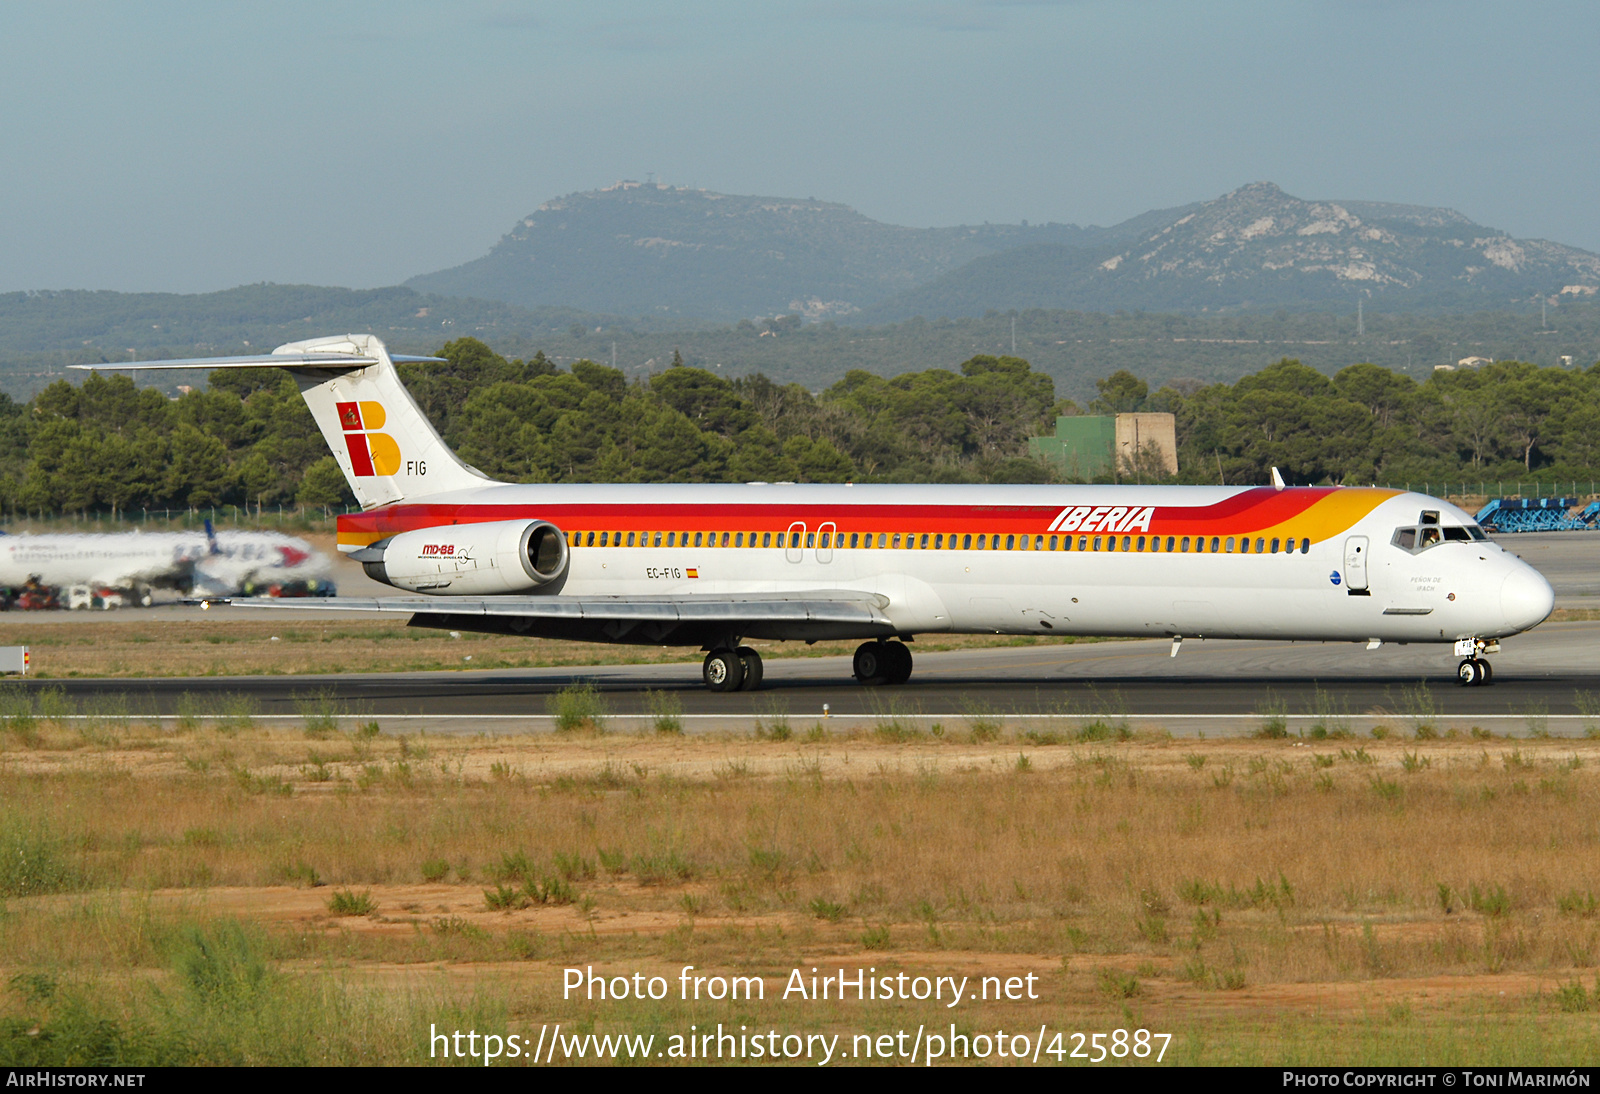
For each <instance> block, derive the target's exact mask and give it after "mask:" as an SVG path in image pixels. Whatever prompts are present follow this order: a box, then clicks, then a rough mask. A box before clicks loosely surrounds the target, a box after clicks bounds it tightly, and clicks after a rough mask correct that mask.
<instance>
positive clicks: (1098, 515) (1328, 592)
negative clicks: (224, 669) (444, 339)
mask: <svg viewBox="0 0 1600 1094" xmlns="http://www.w3.org/2000/svg"><path fill="white" fill-rule="evenodd" d="M395 360H436V359H430V358H406V357H397V356H393V355H390V354H389V352H388V351H387V349H386V348H385V347H384V345H383V344H382V343H381V342H380V341H379V340H378V339H377V338H375V337H373V336H371V335H349V336H344V337H336V338H322V339H314V340H311V341H305V342H296V343H291V344H289V345H285V346H280V347H279V348H278V349H277V350H275V351H274V352H273V353H272V354H270V355H263V356H259V357H239V358H220V359H210V360H207V359H191V360H184V361H178V362H141V363H139V364H138V365H115V364H114V365H95V366H78V367H84V368H96V369H130V368H138V369H151V368H174V367H176V368H206V369H215V368H261V367H283V368H287V369H288V370H289V371H290V372H291V373H292V374H293V375H294V376H295V377H296V379H297V382H298V383H299V385H300V389H301V392H302V394H303V395H304V396H305V399H306V403H307V405H308V406H309V407H310V409H311V412H312V414H313V416H314V417H315V419H316V421H317V423H318V425H319V427H320V428H321V429H322V432H323V435H324V437H325V438H326V439H327V441H328V444H329V446H330V448H331V449H332V450H333V453H334V456H335V457H336V459H337V460H338V462H339V465H340V467H341V468H342V469H343V471H344V473H345V476H346V478H347V479H348V481H349V483H350V486H351V489H352V490H353V491H354V492H355V495H356V497H357V499H358V500H359V501H360V502H361V505H362V512H360V513H357V514H351V515H349V516H345V517H342V518H340V521H339V547H340V550H341V551H345V552H347V553H348V554H349V555H350V557H351V558H353V559H355V560H357V561H359V562H361V563H362V564H363V566H364V567H365V568H366V571H367V573H368V574H369V575H370V576H371V577H373V578H375V579H377V580H379V581H382V582H385V583H387V584H389V585H392V586H394V587H395V588H397V589H399V590H401V591H402V592H403V593H406V594H409V595H402V596H394V597H378V598H350V597H332V598H328V599H325V600H321V601H318V602H317V603H316V606H318V607H327V608H337V609H345V610H349V609H361V610H369V611H381V612H405V613H409V614H410V615H411V616H412V620H411V622H412V624H413V625H416V626H427V627H441V628H448V629H452V630H474V631H484V632H491V633H503V634H507V635H530V636H550V637H565V638H575V639H583V640H588V641H598V642H636V643H649V644H665V645H674V644H676V645H696V646H700V647H701V648H703V649H704V650H705V651H706V658H705V661H704V666H703V673H704V678H705V682H706V684H707V685H708V686H709V687H711V688H712V689H714V690H733V689H738V688H745V687H751V686H756V685H758V684H759V682H760V680H761V673H762V670H761V661H760V658H759V656H758V655H757V654H756V653H755V651H754V650H753V649H751V648H750V647H749V646H747V645H745V644H744V643H745V640H747V639H751V638H764V639H782V640H798V641H814V640H817V639H824V638H826V639H849V638H860V639H863V642H862V644H861V646H860V648H859V649H858V650H857V651H856V655H855V665H854V667H855V675H856V676H857V678H858V679H859V680H860V681H861V682H862V683H864V684H881V683H891V684H892V683H899V682H904V681H905V680H906V679H907V678H909V676H910V675H911V671H912V657H911V653H910V650H909V648H908V647H907V646H906V645H905V642H906V641H907V640H910V639H911V638H913V637H914V636H915V635H917V634H919V633H930V632H968V633H975V632H981V633H1003V634H1080V635H1118V636H1141V637H1152V636H1166V637H1170V638H1171V639H1172V642H1173V647H1172V648H1173V653H1174V655H1176V653H1177V651H1178V649H1179V647H1180V645H1181V643H1182V641H1183V639H1184V638H1265V639H1282V640H1311V641H1350V642H1365V643H1367V644H1368V645H1369V646H1375V645H1380V644H1382V643H1383V642H1419V643H1421V642H1427V643H1441V644H1445V645H1450V646H1452V647H1453V648H1454V650H1455V651H1456V655H1457V656H1459V657H1460V658H1461V661H1460V664H1459V665H1458V667H1457V675H1458V678H1459V679H1460V680H1461V682H1462V683H1464V684H1481V683H1487V682H1488V681H1489V679H1490V676H1491V673H1490V669H1489V667H1488V661H1487V660H1486V659H1485V654H1488V653H1492V652H1493V651H1494V650H1495V649H1496V648H1497V646H1496V642H1497V640H1498V639H1500V638H1502V637H1505V636H1507V635H1510V634H1515V633H1517V632H1518V631H1522V630H1526V629H1528V628H1530V627H1533V626H1535V625H1537V624H1538V623H1539V622H1541V621H1542V620H1543V619H1545V618H1546V617H1547V616H1548V615H1549V613H1550V611H1551V609H1552V607H1553V605H1554V594H1553V592H1552V590H1551V588H1550V585H1549V583H1548V582H1547V581H1545V579H1544V578H1543V577H1542V576H1541V575H1540V574H1539V573H1538V572H1537V571H1536V570H1534V569H1533V568H1531V567H1529V566H1528V565H1526V564H1525V563H1523V562H1522V561H1521V560H1520V559H1518V558H1516V557H1515V556H1513V555H1511V554H1508V553H1507V552H1505V551H1503V550H1501V549H1500V548H1499V547H1498V546H1497V545H1495V544H1494V543H1493V542H1492V541H1490V540H1489V539H1488V538H1487V537H1486V536H1485V535H1484V533H1483V531H1482V530H1481V529H1480V528H1479V527H1478V526H1477V524H1476V523H1475V522H1474V520H1473V518H1472V517H1471V516H1470V515H1468V514H1467V513H1465V512H1463V511H1461V510H1460V509H1457V508H1456V507H1454V506H1452V505H1450V504H1448V503H1446V502H1443V501H1440V500H1439V499H1436V498H1431V497H1427V496H1425V495H1421V494H1416V493H1408V492H1404V491H1396V490H1378V489H1370V490H1369V489H1356V488H1338V487H1287V486H1285V485H1283V483H1282V482H1281V481H1277V482H1274V484H1273V485H1271V486H1261V487H1209V486H1128V485H1094V486H879V485H850V484H846V485H800V484H788V483H749V484H730V485H608V484H597V485H588V484H555V485H546V484H541V485H519V484H511V483H500V482H493V481H491V480H489V479H487V478H486V477H485V476H483V475H482V474H481V473H479V472H477V471H476V470H475V469H473V468H471V467H469V466H467V465H466V464H464V463H463V462H462V461H461V460H460V459H458V458H457V457H456V455H455V454H454V453H453V452H451V451H450V449H449V448H448V447H447V446H446V445H445V444H444V442H443V440H442V439H441V438H440V437H439V435H438V433H437V432H435V430H434V429H433V427H432V426H431V425H430V424H429V423H428V421H427V420H426V418H425V417H424V416H423V414H422V412H421V411H420V410H419V409H418V407H417V405H416V403H415V402H414V401H413V400H412V399H411V397H410V396H409V395H408V394H407V392H406V391H405V388H404V387H403V386H402V385H401V383H400V379H399V376H398V374H397V373H396V371H395V368H394V363H393V362H394V361H395ZM1275 477H1276V476H1275ZM237 603H241V604H246V605H249V606H270V605H271V602H270V601H264V600H260V599H247V600H241V601H237ZM299 606H305V605H304V604H302V605H299Z"/></svg>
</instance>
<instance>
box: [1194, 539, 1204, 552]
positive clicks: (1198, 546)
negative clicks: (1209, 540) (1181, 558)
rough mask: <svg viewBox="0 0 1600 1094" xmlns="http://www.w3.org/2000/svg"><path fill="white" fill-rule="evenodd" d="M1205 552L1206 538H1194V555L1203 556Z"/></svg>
mask: <svg viewBox="0 0 1600 1094" xmlns="http://www.w3.org/2000/svg"><path fill="white" fill-rule="evenodd" d="M1205 550H1206V537H1205V536H1195V537H1194V551H1195V554H1197V555H1198V554H1204V553H1205Z"/></svg>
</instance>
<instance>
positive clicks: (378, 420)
mask: <svg viewBox="0 0 1600 1094" xmlns="http://www.w3.org/2000/svg"><path fill="white" fill-rule="evenodd" d="M337 405H338V408H339V427H340V428H341V429H343V430H344V444H345V450H346V451H347V452H349V453H350V468H351V470H352V472H353V473H354V474H355V475H356V477H357V478H371V477H372V476H374V475H393V474H395V473H396V472H397V471H399V470H400V446H399V445H398V444H396V443H395V439H394V438H393V437H391V436H389V434H387V433H376V432H373V431H374V430H378V429H382V428H383V423H384V420H385V417H386V416H385V414H384V412H383V404H382V403H378V402H368V401H365V400H363V401H361V402H359V403H339V404H337Z"/></svg>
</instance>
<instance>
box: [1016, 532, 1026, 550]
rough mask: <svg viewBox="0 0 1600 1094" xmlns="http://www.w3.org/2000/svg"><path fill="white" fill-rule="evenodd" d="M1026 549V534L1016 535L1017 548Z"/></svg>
mask: <svg viewBox="0 0 1600 1094" xmlns="http://www.w3.org/2000/svg"><path fill="white" fill-rule="evenodd" d="M1027 549H1028V537H1027V536H1018V537H1017V550H1019V551H1026V550H1027Z"/></svg>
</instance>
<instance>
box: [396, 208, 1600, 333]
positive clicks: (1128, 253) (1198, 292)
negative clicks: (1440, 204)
mask: <svg viewBox="0 0 1600 1094" xmlns="http://www.w3.org/2000/svg"><path fill="white" fill-rule="evenodd" d="M406 284H407V285H408V286H410V287H411V288H414V289H417V290H418V291H421V292H428V293H435V294H439V295H444V296H471V297H478V298H482V299H485V300H499V301H503V302H505V303H509V304H513V305H516V306H519V307H524V308H537V307H556V306H560V307H570V308H577V309H581V310H584V311H590V312H601V313H610V314H616V315H629V316H652V317H656V318H666V319H671V320H675V321H677V322H680V323H682V322H695V321H712V322H718V321H728V320H733V319H739V318H745V317H755V316H770V315H778V314H785V313H790V314H799V315H802V316H804V317H806V318H808V319H826V318H832V319H837V320H841V321H846V322H854V323H884V322H894V321H898V320H902V319H907V318H911V317H912V316H917V315H922V316H927V317H929V318H935V317H941V316H948V317H959V316H975V315H982V314H983V313H984V312H986V311H989V310H991V309H995V310H1007V309H1014V308H1045V309H1065V310H1075V311H1114V310H1117V309H1134V308H1142V309H1145V310H1148V311H1164V312H1200V311H1218V310H1222V311H1252V310H1256V311H1259V310H1272V309H1277V308H1291V309H1297V310H1304V309H1310V310H1320V309H1328V308H1338V309H1345V308H1353V306H1354V304H1355V301H1356V299H1357V298H1358V297H1359V298H1362V299H1371V300H1376V301H1381V302H1382V303H1383V304H1384V306H1385V307H1387V308H1389V309H1390V310H1430V309H1431V310H1439V309H1447V310H1473V309H1482V308H1503V307H1507V306H1510V305H1513V304H1515V303H1518V302H1526V301H1529V300H1533V299H1536V298H1538V297H1559V296H1561V295H1562V294H1564V293H1565V294H1566V295H1567V296H1568V297H1572V296H1575V295H1592V294H1593V293H1595V291H1596V290H1597V289H1600V256H1597V255H1594V254H1591V253H1590V252H1587V251H1582V250H1578V249H1576V248H1572V247H1565V246H1562V245H1560V244H1557V243H1550V242H1547V241H1543V240H1517V239H1513V238H1512V237H1511V236H1509V235H1507V234H1506V233H1504V232H1501V231H1499V230H1497V229H1493V228H1486V227H1483V226H1481V225H1478V224H1475V223H1473V222H1472V221H1471V220H1469V219H1467V218H1466V217H1464V216H1462V215H1461V214H1459V213H1457V212H1454V211H1452V210H1449V209H1434V208H1428V207H1423V206H1410V205H1394V204H1387V203H1383V202H1371V201H1344V202H1328V201H1304V200H1301V199H1299V198H1296V197H1293V196H1291V195H1289V194H1286V193H1284V192H1283V191H1282V190H1281V189H1279V188H1278V187H1277V186H1275V185H1273V184H1272V183H1269V182H1262V183H1255V184H1252V185H1249V186H1244V187H1241V188H1240V189H1238V190H1235V191H1232V192H1231V193H1228V194H1224V195H1222V196H1221V197H1219V198H1216V199H1214V200H1212V201H1208V202H1203V203H1199V204H1195V205H1188V206H1184V207H1182V208H1178V209H1167V210H1154V211H1151V212H1149V213H1144V214H1141V215H1140V216H1137V217H1134V218H1132V219H1130V220H1127V221H1124V222H1122V223H1121V224H1117V225H1114V226H1112V227H1109V228H1099V227H1080V226H1077V225H1070V224H1046V225H1034V226H1029V225H1027V224H1019V225H983V226H981V227H973V226H965V227H956V228H904V227H898V226H895V225H890V224H883V223H880V222H878V221H875V220H872V219H871V218H870V217H866V216H863V215H862V214H861V213H858V212H856V211H854V210H853V209H850V208H849V207H848V206H845V205H840V204H837V203H832V202H821V201H816V200H814V199H810V198H807V199H804V200H800V199H794V198H767V197H741V196H737V195H729V194H718V193H713V192H710V191H705V190H688V189H675V188H672V187H667V186H660V185H656V184H649V185H640V184H637V183H619V184H617V185H616V186H612V187H609V188H607V189H604V190H596V191H590V192H586V193H576V194H569V195H567V196H565V197H562V198H558V199H556V200H554V201H550V202H546V203H545V204H544V205H542V206H540V207H539V208H538V209H537V210H536V211H535V212H533V213H532V214H530V215H529V216H527V217H525V218H523V219H522V220H521V221H520V222H519V223H518V224H517V225H516V226H515V227H513V229H512V230H511V231H510V232H509V233H507V235H506V236H505V237H504V238H502V239H501V240H500V242H499V243H498V244H496V245H495V247H494V248H493V249H492V250H491V251H490V252H489V254H487V255H485V256H484V257H482V258H479V259H476V260H474V261H472V262H468V263H466V264H465V265H462V266H457V267H455V268H453V269H449V270H441V271H438V272H436V273H431V274H424V275H422V276H420V277H415V278H412V279H411V280H410V281H408V282H407V283H406Z"/></svg>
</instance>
